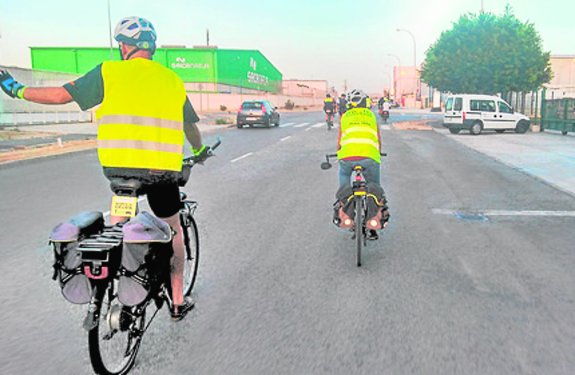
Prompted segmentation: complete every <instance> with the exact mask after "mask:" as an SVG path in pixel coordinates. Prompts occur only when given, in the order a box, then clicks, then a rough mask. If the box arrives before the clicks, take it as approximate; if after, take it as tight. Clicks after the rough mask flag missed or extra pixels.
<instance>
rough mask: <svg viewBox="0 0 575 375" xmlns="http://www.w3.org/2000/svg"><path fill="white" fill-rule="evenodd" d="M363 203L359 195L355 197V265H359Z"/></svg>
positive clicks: (362, 234) (362, 235) (361, 243)
mask: <svg viewBox="0 0 575 375" xmlns="http://www.w3.org/2000/svg"><path fill="white" fill-rule="evenodd" d="M363 237H364V233H363V205H362V199H361V198H360V197H355V240H356V243H357V266H358V267H361V247H362V245H363Z"/></svg>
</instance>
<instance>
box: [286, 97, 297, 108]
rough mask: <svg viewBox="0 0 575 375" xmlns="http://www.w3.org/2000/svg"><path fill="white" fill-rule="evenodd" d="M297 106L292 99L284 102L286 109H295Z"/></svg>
mask: <svg viewBox="0 0 575 375" xmlns="http://www.w3.org/2000/svg"><path fill="white" fill-rule="evenodd" d="M294 107H295V103H294V102H292V101H291V100H289V99H288V100H287V102H286V103H285V104H284V108H285V109H293V108H294Z"/></svg>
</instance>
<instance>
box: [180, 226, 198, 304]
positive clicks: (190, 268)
mask: <svg viewBox="0 0 575 375" xmlns="http://www.w3.org/2000/svg"><path fill="white" fill-rule="evenodd" d="M187 223H189V225H182V227H183V229H184V243H185V246H186V259H185V262H184V287H183V291H184V297H187V296H189V295H191V294H192V289H193V288H194V284H195V283H196V276H197V274H198V262H199V260H200V239H199V237H198V227H197V225H196V221H195V220H194V217H193V216H191V215H189V216H188V218H187Z"/></svg>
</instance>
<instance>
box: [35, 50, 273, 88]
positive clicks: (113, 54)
mask: <svg viewBox="0 0 575 375" xmlns="http://www.w3.org/2000/svg"><path fill="white" fill-rule="evenodd" d="M30 50H31V56H32V69H37V70H44V71H51V72H61V73H72V74H84V73H86V72H88V71H89V70H91V69H92V68H94V67H95V66H96V65H98V64H100V63H102V62H103V61H105V60H110V59H112V60H120V54H119V51H118V50H117V49H110V48H98V47H78V48H75V47H31V48H30ZM154 61H157V62H159V63H160V64H162V65H164V66H166V67H168V68H170V69H172V70H173V71H175V72H176V73H177V74H178V75H179V76H180V77H181V78H182V80H183V81H184V82H185V83H186V88H187V89H188V91H190V92H194V91H203V92H205V91H208V92H237V91H238V89H239V90H244V92H247V91H248V90H249V91H252V90H255V91H265V92H271V93H278V92H279V91H280V90H281V86H282V74H281V72H280V71H279V70H278V69H277V68H276V67H275V66H274V65H273V64H272V63H271V62H270V61H269V60H268V59H267V58H266V57H265V56H264V55H263V54H262V53H261V52H260V51H258V50H234V49H218V48H158V49H157V50H156V53H155V54H154Z"/></svg>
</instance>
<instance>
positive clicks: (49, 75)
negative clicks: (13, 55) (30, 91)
mask: <svg viewBox="0 0 575 375" xmlns="http://www.w3.org/2000/svg"><path fill="white" fill-rule="evenodd" d="M0 69H7V70H9V71H10V73H11V74H12V75H13V76H14V78H15V79H16V80H18V81H20V82H22V83H24V84H26V85H30V86H40V87H48V86H61V85H63V84H64V83H66V82H69V81H71V80H74V79H75V78H77V77H78V76H76V75H72V74H62V73H53V72H42V71H37V70H30V69H22V68H16V67H5V66H0ZM91 121H92V113H91V112H83V111H81V110H80V108H79V107H78V105H77V104H76V103H69V104H65V105H57V106H50V105H46V104H36V103H32V102H29V101H26V100H16V99H12V98H10V97H8V96H7V95H0V126H3V125H4V126H6V125H32V124H59V123H70V122H72V123H75V122H91Z"/></svg>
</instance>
